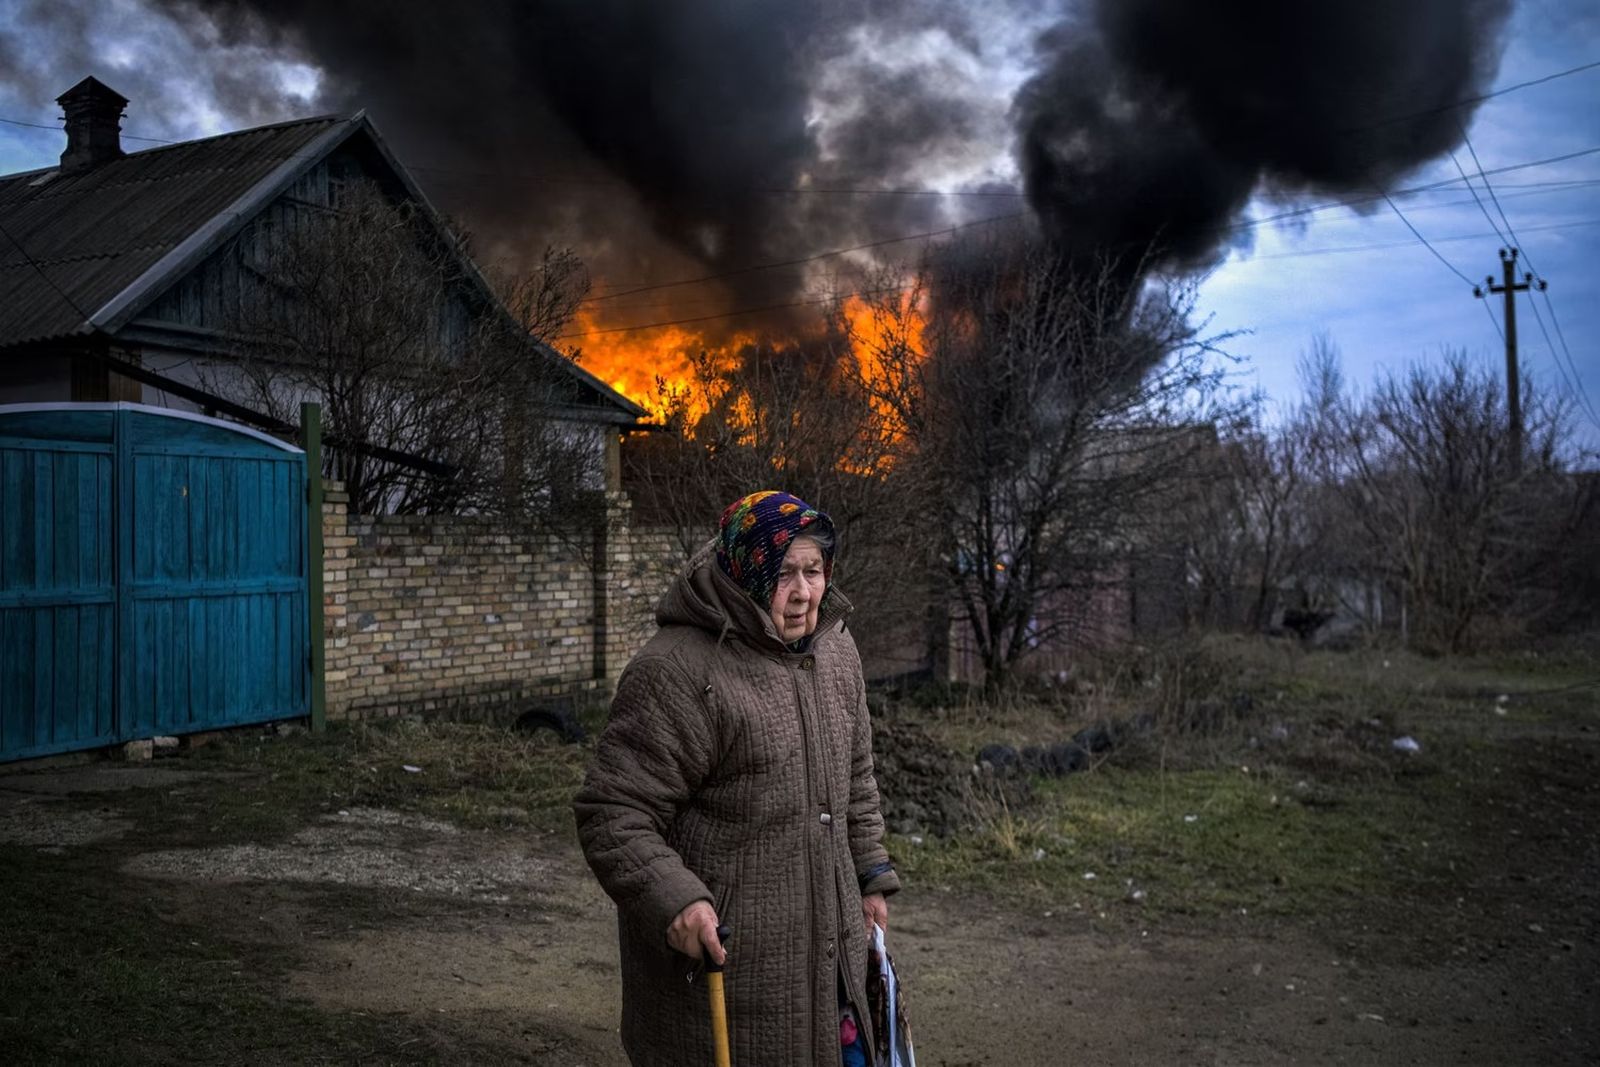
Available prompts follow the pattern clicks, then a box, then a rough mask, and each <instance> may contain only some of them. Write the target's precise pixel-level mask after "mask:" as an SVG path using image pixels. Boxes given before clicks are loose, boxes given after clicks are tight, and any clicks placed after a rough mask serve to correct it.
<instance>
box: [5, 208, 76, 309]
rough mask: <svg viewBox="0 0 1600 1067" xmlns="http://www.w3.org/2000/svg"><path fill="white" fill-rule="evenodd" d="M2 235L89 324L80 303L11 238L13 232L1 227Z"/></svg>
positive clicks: (17, 241) (19, 242)
mask: <svg viewBox="0 0 1600 1067" xmlns="http://www.w3.org/2000/svg"><path fill="white" fill-rule="evenodd" d="M0 234H3V235H4V236H5V239H6V240H7V241H10V242H11V244H12V247H14V248H15V249H16V250H17V251H18V252H20V253H22V258H23V259H24V260H26V261H27V263H28V266H30V267H32V268H33V269H34V270H35V271H36V272H37V273H38V275H39V277H41V278H43V279H44V281H45V284H46V285H48V286H49V287H50V288H52V289H54V290H55V292H56V295H57V296H59V297H60V298H61V299H62V300H65V301H66V302H67V306H68V307H70V308H71V309H72V310H73V311H75V312H77V315H78V317H79V318H80V319H82V320H83V321H84V322H85V323H87V322H88V321H89V316H88V314H87V313H86V312H85V311H84V310H83V309H82V308H81V307H79V306H78V302H77V301H76V300H74V299H72V297H70V296H68V295H67V293H66V290H64V289H62V288H61V286H59V285H57V284H56V282H55V279H54V278H52V277H50V275H48V274H46V273H45V270H44V267H42V266H40V265H39V261H38V260H36V259H34V258H33V256H31V255H29V254H28V250H27V249H26V248H24V247H22V242H21V241H19V240H17V239H16V238H15V237H13V236H11V231H9V230H7V229H6V228H5V227H4V226H0Z"/></svg>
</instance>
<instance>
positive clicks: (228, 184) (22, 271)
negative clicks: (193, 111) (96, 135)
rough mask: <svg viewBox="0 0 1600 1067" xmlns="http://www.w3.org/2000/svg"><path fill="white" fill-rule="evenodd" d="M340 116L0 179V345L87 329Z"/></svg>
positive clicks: (341, 120) (85, 330)
mask: <svg viewBox="0 0 1600 1067" xmlns="http://www.w3.org/2000/svg"><path fill="white" fill-rule="evenodd" d="M344 121H347V120H344V119H340V118H337V117H323V118H315V119H304V120H301V121H298V122H288V123H281V124H278V125H275V126H263V127H259V128H257V129H253V130H244V131H241V132H239V133H231V134H224V135H222V136H220V137H209V138H206V139H205V140H201V141H186V142H184V143H182V144H176V145H170V146H166V147H161V148H151V149H147V150H145V151H142V152H135V153H133V154H131V155H127V156H123V157H122V158H120V159H115V160H111V161H109V162H106V163H102V164H99V165H98V166H94V167H90V168H88V169H85V170H82V171H78V172H75V173H71V174H62V173H60V172H59V171H56V170H43V171H32V172H29V173H25V174H17V175H13V176H10V177H5V178H0V230H4V232H5V235H6V237H9V240H7V239H5V238H0V347H3V346H6V345H13V344H20V343H24V342H28V341H40V340H47V339H50V338H54V337H64V336H68V335H71V334H75V333H84V332H87V331H88V330H89V320H90V319H91V318H92V317H93V316H94V315H95V314H96V312H98V311H99V310H100V309H102V308H104V307H105V306H106V305H107V304H108V303H109V302H110V301H112V300H113V299H114V298H116V297H117V296H118V295H119V294H121V293H123V292H125V291H126V290H127V289H128V287H129V286H130V285H133V284H134V283H135V282H136V281H138V280H140V278H141V277H143V276H144V275H145V273H146V272H147V271H148V270H149V269H150V268H151V267H152V266H154V265H155V264H156V263H158V262H159V261H160V260H161V258H162V257H163V256H165V255H166V254H167V253H169V252H171V251H172V250H173V249H174V248H176V247H177V246H178V245H180V244H181V243H183V241H184V240H186V239H187V238H189V237H191V236H192V235H194V234H195V233H197V232H198V231H200V230H201V229H202V228H203V227H205V226H206V225H207V224H208V223H211V222H212V221H213V220H215V219H216V218H217V216H218V215H219V214H220V213H221V212H223V211H225V210H227V208H228V207H229V206H230V205H232V204H234V203H235V202H237V201H238V200H239V199H240V198H241V197H243V196H245V195H246V194H247V193H249V192H250V191H251V190H252V189H253V188H254V187H255V186H256V185H257V184H258V183H260V182H261V181H263V180H264V179H265V178H266V177H267V176H269V175H271V174H272V173H273V172H274V171H277V170H278V169H279V168H280V167H282V166H283V165H284V164H285V163H287V162H290V161H292V160H295V158H296V156H297V154H300V153H306V152H307V150H308V148H313V147H315V148H316V149H317V150H318V151H320V149H321V147H322V146H321V145H318V144H316V142H317V138H318V137H319V136H320V135H321V134H323V133H326V132H327V131H329V130H330V129H332V128H333V127H334V126H335V125H338V124H339V123H341V122H344ZM312 154H316V152H312V153H308V155H307V158H306V160H305V162H306V163H307V164H309V163H310V161H311V160H310V155H312ZM19 246H20V247H19ZM30 260H31V261H32V262H30Z"/></svg>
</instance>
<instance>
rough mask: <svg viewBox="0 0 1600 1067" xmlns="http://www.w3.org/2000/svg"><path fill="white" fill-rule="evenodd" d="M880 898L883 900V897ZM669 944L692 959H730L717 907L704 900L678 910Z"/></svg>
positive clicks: (719, 961) (669, 936) (668, 939)
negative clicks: (720, 934)
mask: <svg viewBox="0 0 1600 1067" xmlns="http://www.w3.org/2000/svg"><path fill="white" fill-rule="evenodd" d="M878 899H879V900H880V901H881V900H882V899H883V898H882V897H879V898H878ZM667 944H669V945H671V946H672V947H673V948H675V949H677V950H678V951H679V952H681V953H683V954H684V955H685V956H688V957H689V958H690V959H692V960H698V959H703V958H704V955H703V951H709V952H710V953H711V960H712V962H714V963H719V964H720V963H726V962H727V960H728V954H727V953H726V952H724V951H723V949H722V940H721V939H720V938H719V937H717V912H716V909H715V908H713V907H712V906H711V905H710V904H708V903H706V902H705V901H703V900H697V901H695V902H694V903H693V904H690V905H689V906H688V907H686V908H684V909H683V910H682V911H680V912H678V917H677V918H676V919H673V920H672V924H671V925H670V926H668V927H667ZM702 946H704V950H702Z"/></svg>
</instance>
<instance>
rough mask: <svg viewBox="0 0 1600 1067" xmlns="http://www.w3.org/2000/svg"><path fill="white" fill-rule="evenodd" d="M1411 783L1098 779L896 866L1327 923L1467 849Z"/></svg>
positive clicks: (1066, 787)
mask: <svg viewBox="0 0 1600 1067" xmlns="http://www.w3.org/2000/svg"><path fill="white" fill-rule="evenodd" d="M1419 781H1420V782H1421V784H1420V786H1418V785H1417V784H1416V783H1398V782H1394V781H1389V782H1385V781H1382V780H1379V779H1375V780H1371V781H1368V782H1366V783H1365V784H1363V785H1362V786H1361V787H1360V788H1338V787H1328V786H1325V785H1314V784H1312V783H1309V782H1307V783H1305V784H1303V785H1302V784H1300V783H1299V782H1297V781H1295V780H1294V779H1292V778H1289V777H1285V776H1282V775H1277V774H1272V773H1267V774H1262V773H1259V772H1258V773H1251V772H1246V771H1244V770H1242V769H1240V768H1239V767H1233V768H1231V769H1215V770H1201V771H1187V772H1170V771H1168V772H1163V771H1160V770H1152V769H1124V768H1119V767H1115V766H1108V767H1105V768H1102V769H1101V770H1099V771H1097V772H1095V773H1092V774H1082V775H1076V776H1073V777H1071V778H1068V779H1063V780H1060V781H1046V782H1041V783H1040V784H1039V786H1038V789H1037V795H1038V798H1039V803H1038V810H1037V812H1036V813H1032V814H1030V815H1028V816H1025V817H1017V816H1012V817H1011V818H1010V820H1009V821H1005V822H1000V823H994V824H991V825H988V826H986V827H985V828H984V829H982V830H980V831H978V832H974V833H971V834H966V835H960V836H958V837H955V838H952V839H946V840H940V839H928V840H925V841H924V842H923V843H922V844H921V845H912V844H911V843H910V842H909V841H907V840H904V839H901V841H899V842H897V851H896V860H897V862H899V863H901V865H902V866H903V867H904V868H905V872H906V875H907V878H908V879H911V880H917V881H922V880H926V881H928V882H929V883H930V884H935V885H944V884H949V885H954V886H960V887H962V888H968V889H981V890H984V891H987V892H995V893H998V894H1000V895H1002V896H1007V897H1011V898H1014V899H1021V900H1025V901H1027V902H1029V903H1031V904H1040V903H1054V904H1060V903H1062V902H1063V901H1080V902H1083V903H1085V904H1089V903H1093V904H1095V905H1096V906H1102V907H1103V906H1106V905H1108V904H1115V903H1118V902H1125V903H1127V904H1129V905H1130V906H1135V907H1139V908H1143V909H1147V910H1150V911H1154V912H1158V913H1163V912H1164V913H1177V914H1190V915H1219V914H1225V913H1229V912H1235V911H1237V910H1238V909H1241V908H1242V909H1246V910H1247V911H1250V912H1252V913H1259V914H1268V915H1302V914H1313V913H1326V912H1329V911H1335V910H1342V909H1349V908H1355V907H1358V906H1360V904H1361V903H1362V902H1363V901H1365V900H1368V899H1370V898H1371V897H1372V896H1373V895H1374V894H1389V895H1394V894H1400V895H1404V894H1406V893H1408V892H1412V891H1415V890H1417V889H1418V888H1419V887H1420V886H1422V885H1425V884H1431V883H1433V882H1435V881H1438V880H1441V879H1444V878H1446V877H1448V876H1449V872H1448V870H1447V865H1448V863H1449V857H1450V856H1451V855H1453V854H1455V853H1457V852H1459V851H1460V849H1461V848H1462V847H1465V845H1466V844H1467V843H1465V842H1463V841H1461V840H1460V839H1459V835H1460V833H1461V831H1460V830H1459V829H1458V828H1453V827H1452V826H1451V825H1450V824H1449V820H1448V816H1447V815H1446V814H1445V809H1444V808H1443V807H1442V805H1441V802H1442V801H1444V800H1447V799H1448V797H1447V796H1445V795H1443V790H1441V789H1440V788H1439V786H1438V783H1435V782H1433V781H1432V780H1430V779H1421V780H1419ZM1424 841H1427V842H1428V845H1427V847H1424V846H1423V845H1422V842H1424ZM1135 893H1138V896H1137V897H1135Z"/></svg>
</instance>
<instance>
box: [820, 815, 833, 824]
mask: <svg viewBox="0 0 1600 1067" xmlns="http://www.w3.org/2000/svg"><path fill="white" fill-rule="evenodd" d="M817 821H819V822H821V823H822V825H824V826H827V825H828V824H829V823H831V822H832V821H833V816H832V815H829V814H828V813H827V812H823V813H822V814H821V815H818V816H817Z"/></svg>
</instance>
